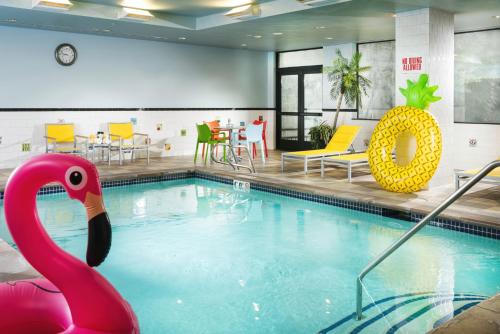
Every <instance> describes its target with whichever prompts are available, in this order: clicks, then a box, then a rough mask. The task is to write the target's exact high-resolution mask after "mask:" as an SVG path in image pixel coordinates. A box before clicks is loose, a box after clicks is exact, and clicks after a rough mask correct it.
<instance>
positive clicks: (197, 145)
mask: <svg viewBox="0 0 500 334" xmlns="http://www.w3.org/2000/svg"><path fill="white" fill-rule="evenodd" d="M199 146H200V142H199V141H198V142H196V150H195V151H194V163H196V159H197V158H198V147H199ZM203 148H205V147H203ZM202 159H203V157H202Z"/></svg>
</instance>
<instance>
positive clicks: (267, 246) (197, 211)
mask: <svg viewBox="0 0 500 334" xmlns="http://www.w3.org/2000/svg"><path fill="white" fill-rule="evenodd" d="M104 199H105V205H106V208H107V210H108V214H109V216H110V219H111V223H112V225H113V247H112V248H111V252H110V254H109V257H108V259H107V261H106V262H104V264H103V265H102V266H100V267H99V268H98V270H99V271H100V272H101V273H102V274H104V275H105V276H106V277H107V278H108V279H109V280H110V281H111V282H112V283H113V284H114V285H115V286H116V288H117V289H118V290H119V291H120V293H122V294H123V295H124V296H125V298H127V300H129V301H130V303H131V304H132V306H133V307H134V310H135V311H136V313H137V315H138V317H139V322H140V323H141V332H142V333H145V334H148V333H193V334H196V333H218V334H219V333H220V334H224V333H228V334H229V333H231V334H239V333H242V334H243V333H244V334H261V333H266V334H281V333H317V332H318V330H320V329H321V328H325V327H326V326H329V325H331V324H332V323H334V322H335V321H337V320H339V319H342V318H343V317H344V316H345V315H346V312H351V311H352V310H353V309H354V306H355V305H354V298H353V296H354V294H355V290H354V288H355V284H354V283H355V278H356V275H357V274H359V272H360V271H361V269H362V268H363V266H365V265H366V264H367V263H368V262H369V260H371V259H372V258H373V257H374V256H376V255H378V254H379V253H380V252H381V251H383V250H384V249H385V248H386V247H387V246H388V245H390V244H391V243H392V242H394V240H396V239H397V238H398V237H399V236H400V235H401V234H402V233H403V232H404V231H406V230H407V229H408V228H410V227H411V226H412V223H409V222H404V221H398V220H395V219H391V218H386V217H381V216H375V215H370V214H368V213H363V212H358V211H354V210H349V209H341V208H336V207H333V206H328V205H323V204H319V203H313V202H307V201H302V200H299V199H295V198H290V197H284V196H279V195H275V194H271V193H264V192H260V191H255V190H252V191H250V192H249V193H235V192H234V191H233V189H232V187H231V186H229V185H225V184H219V183H215V182H210V181H205V180H193V179H191V180H177V181H169V182H163V183H152V184H142V185H133V186H127V187H117V188H108V189H104ZM37 204H38V205H37V206H38V209H39V212H40V216H41V217H42V220H43V221H44V225H45V226H46V228H47V230H48V232H49V234H50V235H51V236H52V237H54V239H55V240H56V243H57V244H59V245H60V246H62V247H63V248H64V249H65V250H67V251H69V252H70V253H72V254H74V255H75V256H77V257H79V258H82V259H83V258H85V251H86V242H87V230H86V228H87V225H86V221H87V220H86V216H85V210H84V209H83V207H82V206H81V205H80V204H79V203H77V202H75V201H70V200H68V199H67V196H66V195H64V194H60V195H54V196H52V195H51V196H46V197H43V198H40V199H39V201H38V203H37ZM0 207H1V206H0ZM0 220H3V215H2V217H0ZM6 235H7V233H6V232H5V224H4V222H3V221H0V238H5V236H6ZM498 245H499V244H498V241H497V240H493V239H486V238H481V237H477V236H472V235H466V234H463V233H458V232H453V231H446V230H442V229H437V228H433V227H426V228H424V229H423V230H422V231H420V232H419V234H418V236H416V237H415V238H413V239H412V240H411V241H410V242H408V243H407V244H405V245H404V246H403V247H402V248H400V249H399V250H398V251H396V252H395V253H394V254H392V255H391V257H390V258H389V259H388V261H387V262H384V264H382V265H381V266H380V267H378V268H377V269H375V271H374V272H372V273H371V274H370V276H369V277H367V280H366V281H365V283H366V284H367V287H368V290H369V293H370V294H371V295H373V296H374V299H376V300H378V299H381V298H387V297H390V296H396V295H402V294H408V293H414V292H423V291H425V290H433V291H434V290H440V291H441V292H442V293H441V295H445V294H446V295H450V293H452V292H455V293H463V292H468V293H476V294H482V295H485V296H491V295H493V294H495V293H497V291H499V290H500V281H499V279H498V271H499V270H500V253H499V249H500V247H498ZM412 295H413V294H410V295H409V296H410V297H411V296H412ZM410 297H409V298H410ZM417 297H422V296H421V295H415V297H411V298H413V299H416V298H417ZM425 298H427V296H425ZM422 300H423V299H422ZM441 301H442V300H441ZM441 301H440V302H441ZM398 302H403V301H402V299H400V298H396V299H390V301H387V302H385V303H384V304H383V305H382V306H384V307H389V306H390V305H389V304H392V303H398ZM254 303H255V305H254ZM423 303H424V304H419V305H420V306H418V305H416V304H415V303H412V304H409V307H410V308H412V310H411V312H415V311H416V310H417V309H418V308H419V307H421V306H424V305H425V303H427V299H425V300H423ZM439 305H442V304H439ZM436 306H437V305H436ZM449 310H450V305H449V304H448V305H444V308H443V309H441V308H440V307H436V308H434V309H432V310H430V311H429V312H428V313H426V317H427V315H428V316H429V318H428V319H430V321H428V323H425V324H423V327H422V326H420V327H419V328H420V329H422V328H429V329H430V328H432V325H433V323H434V321H435V320H436V319H440V318H442V317H443V316H444V315H445V313H449V312H448V311H449ZM398 312H400V313H398V314H401V315H403V313H404V312H406V311H402V309H401V310H399V309H398ZM411 312H410V313H411ZM410 313H406V315H409V314H410ZM166 315H168V316H166ZM256 317H257V318H258V320H257V319H256ZM425 319H427V318H425ZM425 321H426V320H424V322H425ZM429 326H430V327H429ZM363 332H365V331H363ZM366 332H367V333H368V332H371V333H375V332H376V331H368V330H366ZM410 332H411V331H410ZM420 332H422V331H421V330H420V331H419V332H417V333H420ZM333 333H337V332H336V331H334V332H333ZM340 333H342V332H340ZM384 333H385V332H384ZM413 333H414V332H413Z"/></svg>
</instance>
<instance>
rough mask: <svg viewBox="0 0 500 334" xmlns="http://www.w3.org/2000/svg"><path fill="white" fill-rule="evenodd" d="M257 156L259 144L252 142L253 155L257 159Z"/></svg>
mask: <svg viewBox="0 0 500 334" xmlns="http://www.w3.org/2000/svg"><path fill="white" fill-rule="evenodd" d="M256 156H257V144H256V143H252V157H253V158H254V159H255V157H256Z"/></svg>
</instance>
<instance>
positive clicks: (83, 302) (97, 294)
mask: <svg viewBox="0 0 500 334" xmlns="http://www.w3.org/2000/svg"><path fill="white" fill-rule="evenodd" d="M52 168H53V167H52ZM57 181H58V178H57V175H55V172H54V171H53V170H52V169H51V167H50V166H46V165H45V166H44V165H43V164H40V163H38V164H36V165H35V166H32V165H25V166H23V167H21V168H19V169H18V170H16V171H15V172H14V174H13V175H12V176H11V178H10V179H9V182H8V183H7V186H6V188H5V198H4V207H5V209H4V211H5V217H6V221H7V225H8V228H9V230H10V233H11V235H12V238H13V240H14V242H15V243H16V245H17V247H18V248H19V251H20V252H21V253H22V254H23V256H24V257H25V258H26V260H27V261H28V262H29V263H30V264H31V265H32V266H33V267H34V268H35V269H36V270H37V271H38V272H40V274H42V275H43V276H44V277H45V278H47V279H48V280H49V281H50V282H52V283H53V284H54V285H55V286H56V287H57V288H59V289H60V290H61V292H62V293H63V294H64V296H65V298H66V300H67V302H68V305H69V307H70V310H71V315H72V318H73V323H74V324H75V325H76V326H79V327H83V328H100V329H105V330H111V329H113V328H114V326H120V327H122V328H123V326H126V325H127V324H128V323H129V322H130V321H128V320H129V319H128V318H129V314H130V310H129V309H127V307H129V306H128V305H124V303H123V299H122V297H121V296H120V294H119V293H118V292H117V291H116V290H115V289H114V288H113V286H112V285H111V284H110V283H109V282H108V281H107V280H106V279H105V278H104V277H102V276H101V275H100V274H99V273H98V272H97V271H95V270H94V269H92V268H91V267H89V266H87V265H86V264H85V263H83V262H82V261H80V260H79V259H77V258H76V257H74V256H73V255H71V254H69V253H67V252H65V251H64V250H63V249H61V248H60V247H59V246H57V245H56V243H55V242H54V241H53V240H52V239H51V238H50V236H49V235H48V233H47V232H46V231H45V229H44V228H43V225H42V224H41V222H40V219H39V216H38V212H37V208H36V195H37V192H38V190H39V189H40V188H41V187H43V186H44V185H46V184H48V183H52V182H57ZM110 314H112V315H111V316H110ZM116 319H118V321H121V324H120V325H117V324H116V322H115V321H116ZM113 322H115V323H113Z"/></svg>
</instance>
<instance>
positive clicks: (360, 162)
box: [321, 152, 368, 182]
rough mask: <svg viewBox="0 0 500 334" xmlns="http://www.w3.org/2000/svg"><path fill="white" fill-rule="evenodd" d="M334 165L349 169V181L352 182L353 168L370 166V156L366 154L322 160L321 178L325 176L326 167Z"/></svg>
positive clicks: (346, 155)
mask: <svg viewBox="0 0 500 334" xmlns="http://www.w3.org/2000/svg"><path fill="white" fill-rule="evenodd" d="M327 164H332V165H334V166H337V167H345V168H347V181H349V182H351V181H352V168H353V167H356V166H365V165H368V154H367V153H366V152H362V153H354V154H342V155H337V156H333V157H323V158H322V159H321V177H323V176H324V175H325V165H327Z"/></svg>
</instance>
